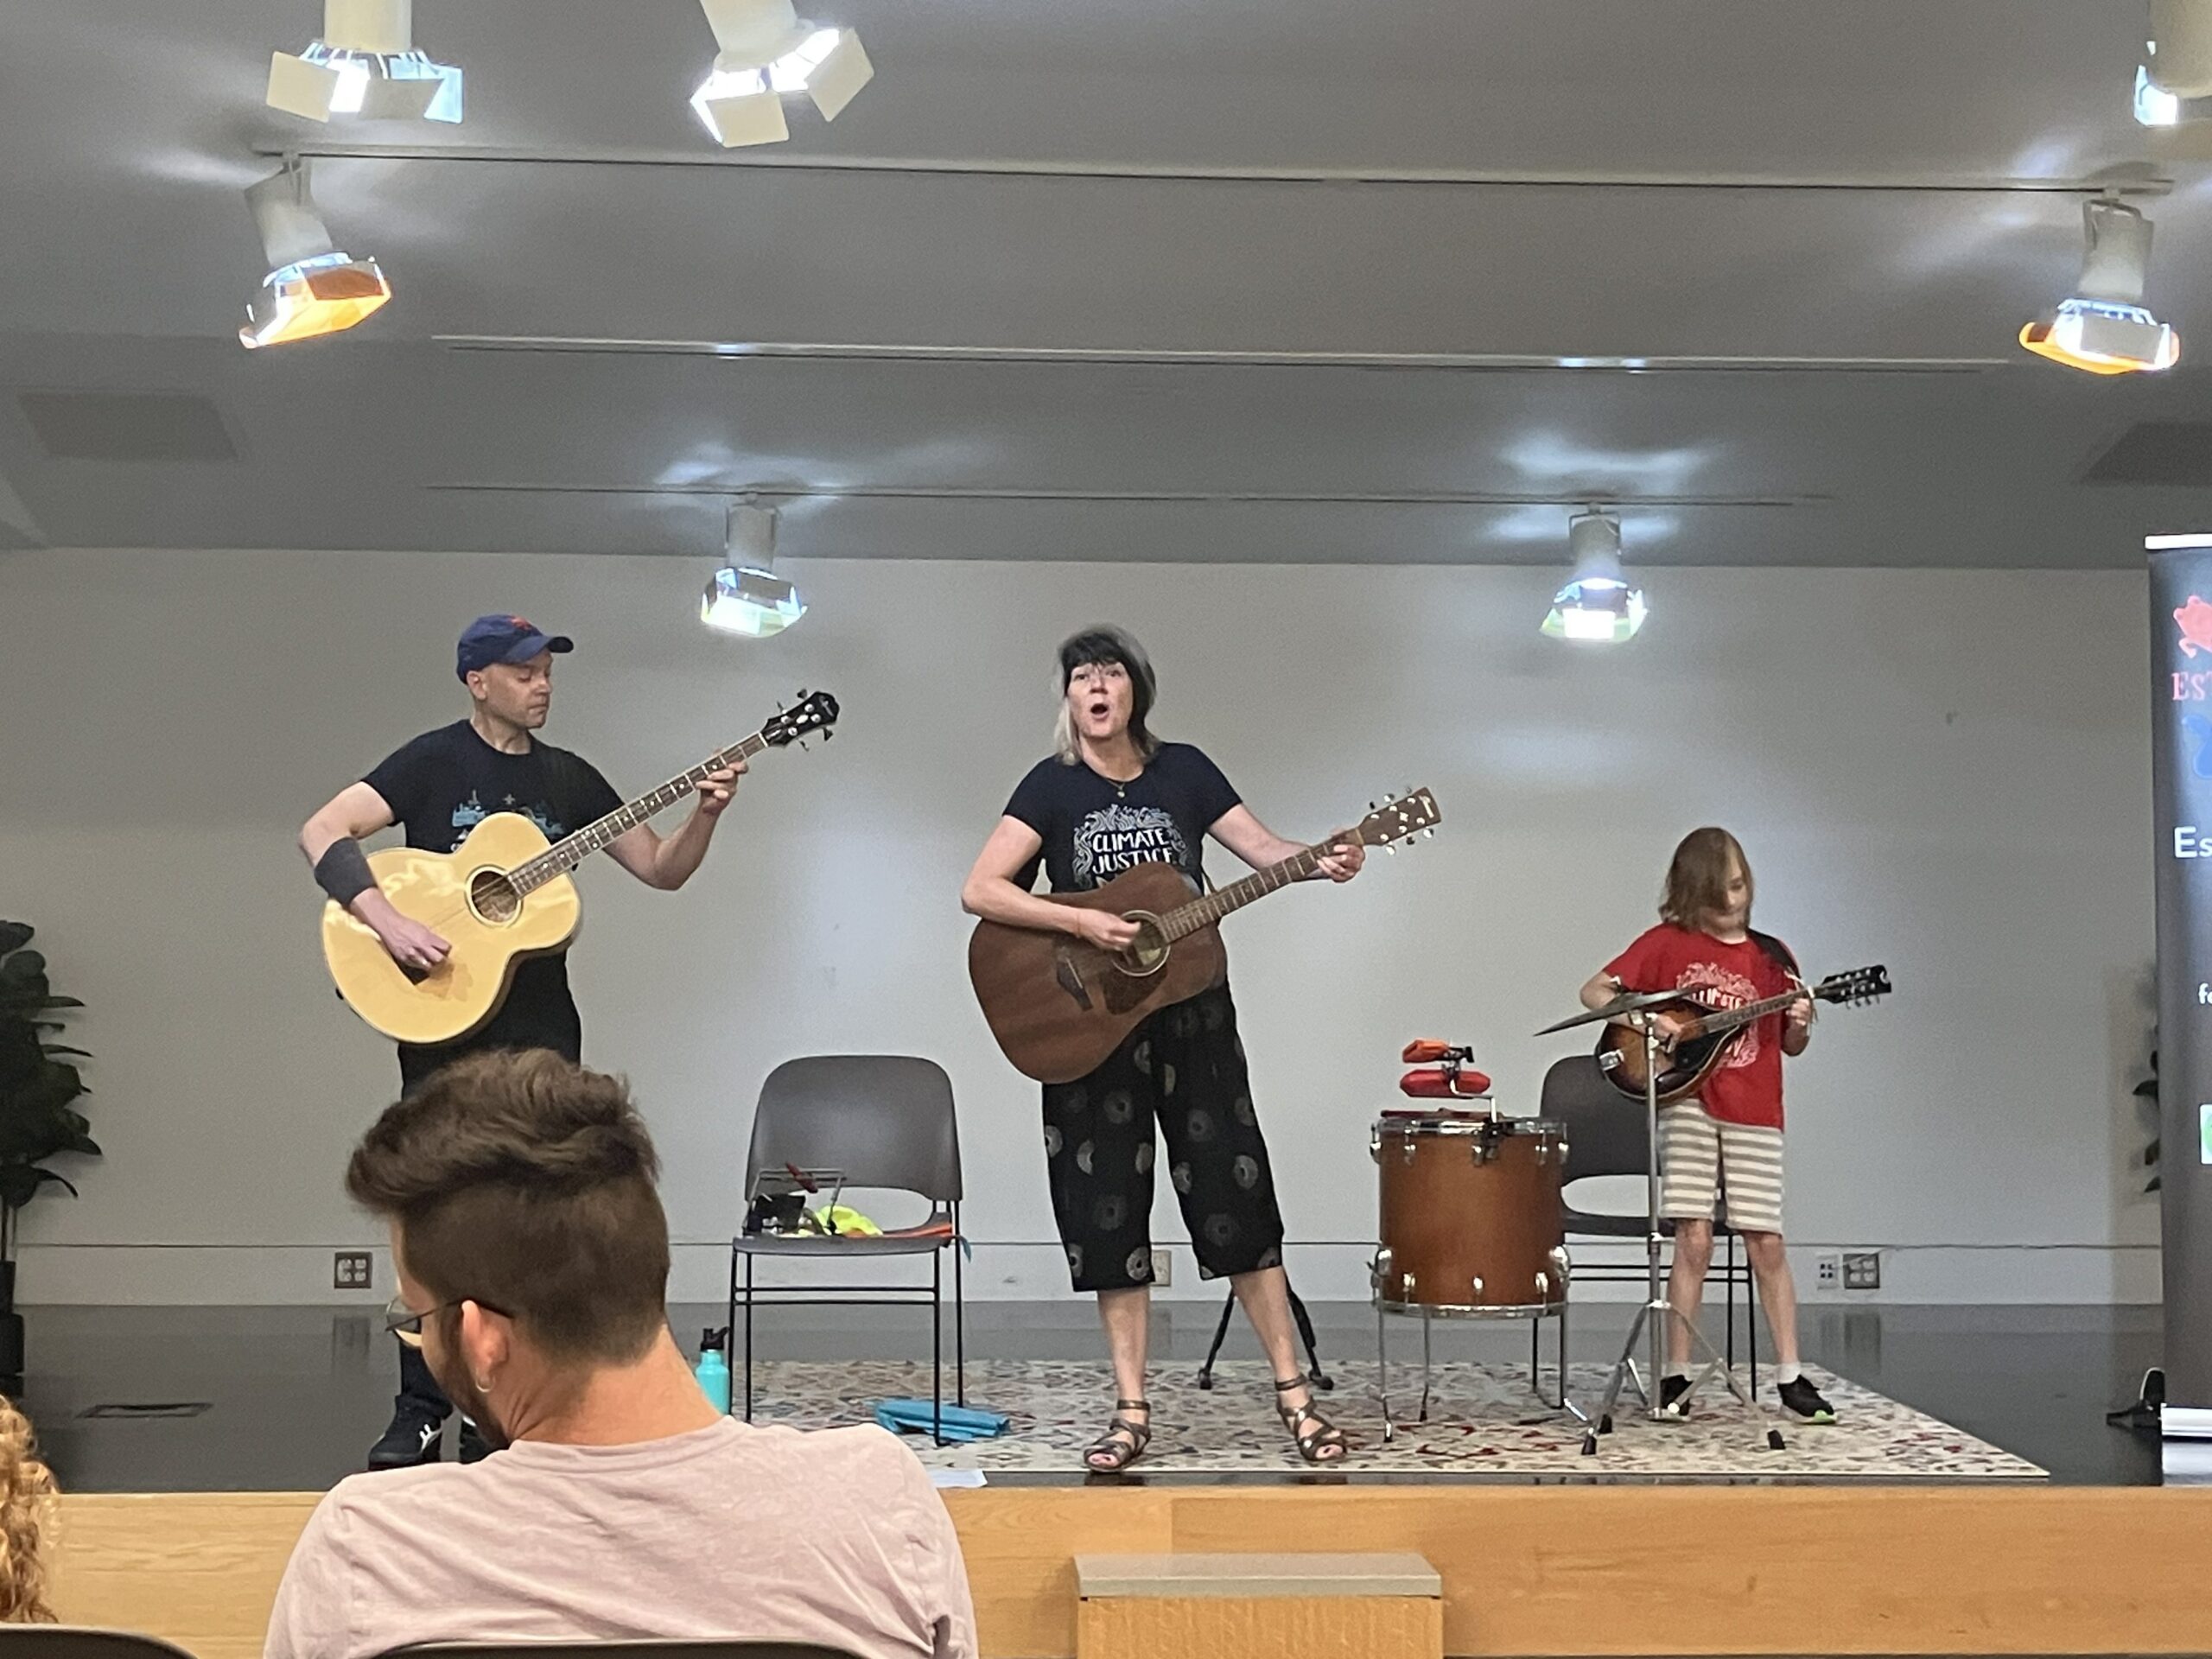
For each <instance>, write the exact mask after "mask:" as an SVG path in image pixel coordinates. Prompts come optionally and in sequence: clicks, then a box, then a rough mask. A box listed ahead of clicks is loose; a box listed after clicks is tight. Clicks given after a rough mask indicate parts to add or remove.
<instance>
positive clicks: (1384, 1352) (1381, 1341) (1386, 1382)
mask: <svg viewBox="0 0 2212 1659" xmlns="http://www.w3.org/2000/svg"><path fill="white" fill-rule="evenodd" d="M1383 1320H1384V1315H1383V1298H1382V1295H1381V1294H1380V1293H1379V1292H1378V1293H1377V1294H1376V1298H1375V1386H1376V1392H1377V1393H1379V1394H1380V1395H1382V1396H1383V1445H1385V1446H1388V1445H1389V1443H1390V1442H1391V1441H1392V1440H1395V1439H1397V1438H1398V1426H1397V1424H1396V1423H1395V1422H1393V1421H1391V1420H1390V1342H1389V1335H1388V1328H1387V1326H1386V1325H1384V1323H1383Z"/></svg>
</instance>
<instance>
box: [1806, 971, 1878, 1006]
mask: <svg viewBox="0 0 2212 1659" xmlns="http://www.w3.org/2000/svg"><path fill="white" fill-rule="evenodd" d="M1889 994H1890V970H1889V969H1886V968H1854V969H1852V970H1851V971H1850V972H1849V973H1847V974H1830V975H1829V976H1827V978H1826V979H1824V980H1822V981H1821V982H1820V983H1819V984H1817V985H1815V986H1814V987H1813V995H1815V996H1817V997H1818V998H1820V1000H1821V1001H1823V1002H1844V1003H1851V1004H1853V1005H1855V1006H1864V1005H1865V1004H1866V1003H1868V1002H1872V1001H1873V1000H1874V999H1875V998H1876V997H1878V996H1887V995H1889Z"/></svg>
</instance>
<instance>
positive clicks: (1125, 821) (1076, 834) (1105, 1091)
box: [961, 627, 1365, 1473]
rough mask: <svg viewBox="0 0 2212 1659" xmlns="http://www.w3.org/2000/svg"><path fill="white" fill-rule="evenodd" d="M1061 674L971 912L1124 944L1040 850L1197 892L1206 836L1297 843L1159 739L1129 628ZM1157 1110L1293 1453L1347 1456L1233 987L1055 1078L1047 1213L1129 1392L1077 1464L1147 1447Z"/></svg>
mask: <svg viewBox="0 0 2212 1659" xmlns="http://www.w3.org/2000/svg"><path fill="white" fill-rule="evenodd" d="M1060 681H1061V688H1062V701H1061V705H1060V713H1059V723H1058V734H1057V736H1058V742H1057V746H1056V747H1057V749H1058V753H1055V754H1053V755H1052V756H1051V757H1049V758H1047V759H1046V760H1040V761H1039V762H1038V763H1037V765H1036V766H1033V768H1031V770H1030V772H1029V775H1028V776H1027V777H1026V778H1024V779H1022V780H1021V783H1020V786H1019V787H1018V788H1016V789H1015V791H1014V798H1013V799H1011V800H1010V801H1008V802H1007V807H1006V815H1005V816H1004V817H1001V819H1000V820H999V823H998V827H997V828H996V829H994V830H992V832H991V836H990V839H989V840H988V842H985V843H984V845H983V850H982V855H980V856H979V857H978V858H977V859H976V867H975V868H974V869H973V870H972V871H970V872H969V876H968V882H967V886H966V887H964V888H963V890H962V893H961V902H962V903H963V906H965V907H966V908H967V910H968V911H969V913H971V914H973V915H976V916H981V917H984V918H988V919H989V920H991V921H995V922H1000V923H1003V924H1006V925H1008V926H1013V927H1027V928H1035V929H1039V930H1041V931H1058V932H1063V933H1071V934H1074V935H1075V936H1076V937H1077V938H1081V939H1083V940H1085V941H1087V942H1088V943H1089V944H1092V945H1095V946H1096V947H1098V948H1099V949H1101V950H1120V949H1122V948H1123V947H1125V946H1126V945H1128V944H1129V942H1130V941H1131V940H1132V939H1133V938H1135V936H1136V931H1137V930H1136V926H1135V924H1134V923H1131V922H1128V921H1124V920H1123V919H1122V918H1120V917H1118V916H1116V915H1113V914H1111V913H1109V912H1103V911H1096V910H1084V909H1079V908H1077V907H1075V906H1068V905H1056V904H1053V903H1052V902H1051V901H1050V900H1049V899H1044V898H1041V897H1039V896H1038V895H1036V894H1035V893H1032V892H1031V891H1030V888H1031V886H1032V884H1033V882H1034V881H1035V880H1036V875H1037V868H1038V866H1039V863H1040V862H1041V863H1042V864H1043V865H1044V867H1045V870H1046V874H1048V875H1049V876H1050V877H1051V880H1052V891H1053V892H1055V893H1077V892H1084V891H1087V890H1089V889H1090V888H1093V887H1101V886H1103V885H1104V884H1105V883H1106V882H1108V881H1109V880H1112V879H1113V878H1114V877H1115V876H1116V875H1118V874H1121V873H1122V871H1124V870H1127V869H1129V868H1134V867H1135V866H1136V865H1139V864H1145V863H1171V864H1174V865H1178V866H1179V867H1180V868H1182V870H1183V871H1184V873H1185V874H1186V875H1187V876H1188V877H1189V878H1190V879H1191V880H1192V883H1193V885H1194V886H1195V885H1196V884H1198V882H1200V881H1202V880H1203V879H1204V877H1203V869H1202V865H1201V857H1202V854H1203V851H1204V844H1205V837H1206V836H1212V837H1213V838H1214V839H1215V840H1216V841H1217V842H1220V843H1221V844H1222V845H1223V846H1224V847H1226V848H1228V849H1229V850H1230V851H1231V852H1232V853H1235V854H1236V855H1237V856H1238V857H1239V858H1241V859H1243V861H1245V862H1246V863H1248V864H1249V865H1251V866H1252V867H1253V868H1255V869H1260V868H1265V867H1266V866H1268V865H1270V864H1274V863H1276V862H1279V861H1281V860H1283V859H1286V858H1288V857H1291V856H1292V855H1294V854H1296V853H1298V852H1300V851H1301V850H1303V849H1302V848H1301V847H1300V844H1299V843H1297V842H1289V841H1285V840H1284V839H1282V837H1281V836H1277V835H1276V834H1274V832H1273V831H1272V830H1270V829H1268V828H1267V826H1266V825H1264V824H1262V823H1261V822H1260V821H1259V819H1257V818H1256V817H1253V816H1252V813H1251V811H1250V810H1249V808H1247V807H1246V806H1245V805H1244V804H1243V802H1242V801H1241V800H1240V799H1239V798H1238V796H1237V793H1236V790H1235V789H1234V788H1233V787H1231V785H1230V782H1229V780H1228V779H1226V778H1224V776H1223V775H1222V772H1221V769H1220V768H1219V767H1218V766H1215V765H1214V763H1213V762H1212V761H1211V760H1209V759H1207V758H1206V756H1205V753H1203V752H1201V751H1200V750H1198V749H1197V748H1194V747H1192V746H1191V745H1189V744H1187V743H1163V742H1161V741H1160V740H1159V739H1158V738H1156V737H1154V735H1153V734H1152V733H1151V731H1150V730H1149V729H1148V728H1147V725H1146V719H1147V716H1148V715H1150V713H1151V711H1152V705H1153V696H1154V680H1153V673H1152V664H1151V663H1150V662H1149V661H1148V660H1147V658H1146V657H1145V654H1144V651H1143V649H1142V647H1141V646H1140V645H1138V644H1137V642H1136V641H1135V640H1134V639H1131V638H1129V636H1128V634H1126V633H1124V632H1122V631H1121V630H1120V629H1118V628H1111V627H1096V628H1090V629H1087V630H1085V631H1084V632H1081V633H1078V634H1077V635H1076V636H1075V637H1074V638H1072V639H1069V640H1068V641H1067V642H1066V643H1065V645H1062V646H1061V647H1060ZM1364 857H1365V849H1363V848H1362V847H1361V846H1360V845H1359V844H1358V843H1357V842H1346V843H1343V844H1340V845H1337V846H1334V847H1332V848H1331V849H1329V854H1328V855H1327V856H1325V857H1323V858H1322V859H1321V860H1320V861H1319V863H1320V866H1321V868H1322V870H1323V872H1325V874H1327V875H1328V876H1329V878H1330V879H1331V880H1336V881H1349V880H1351V878H1352V877H1353V876H1354V875H1356V874H1358V873H1359V868H1360V865H1361V862H1362V861H1363V859H1364ZM1155 1119H1156V1120H1157V1121H1158V1122H1159V1126H1160V1135H1161V1136H1163V1137H1164V1138H1165V1140H1166V1146H1167V1157H1168V1160H1169V1161H1168V1179H1170V1180H1172V1181H1173V1183H1174V1186H1175V1194H1176V1198H1177V1200H1178V1202H1179V1204H1180V1205H1182V1210H1183V1219H1184V1223H1185V1225H1186V1226H1188V1227H1189V1229H1190V1231H1191V1247H1192V1250H1193V1251H1194V1252H1195V1253H1196V1255H1197V1256H1198V1269H1199V1272H1200V1273H1201V1274H1203V1275H1204V1276H1205V1277H1206V1278H1209V1279H1212V1278H1221V1277H1224V1276H1225V1277H1227V1278H1228V1280H1229V1281H1230V1284H1231V1285H1232V1286H1234V1287H1235V1288H1236V1298H1237V1300H1238V1301H1240V1302H1241V1303H1243V1307H1244V1312H1245V1314H1246V1315H1247V1317H1249V1319H1251V1321H1252V1328H1253V1330H1254V1331H1255V1332H1256V1333H1257V1334H1258V1336H1259V1338H1260V1342H1261V1345H1262V1347H1263V1348H1265V1349H1266V1351H1267V1355H1268V1360H1269V1362H1270V1363H1271V1364H1272V1365H1273V1367H1274V1376H1275V1378H1276V1382H1275V1385H1274V1387H1275V1409H1276V1411H1277V1412H1278V1413H1279V1414H1281V1418H1282V1421H1283V1426H1284V1427H1286V1428H1287V1429H1288V1430H1289V1432H1290V1435H1291V1438H1292V1440H1294V1442H1295V1443H1296V1445H1297V1447H1298V1452H1299V1455H1300V1457H1301V1458H1303V1459H1305V1460H1306V1462H1308V1463H1314V1464H1324V1463H1334V1462H1336V1461H1338V1460H1339V1459H1342V1458H1343V1457H1344V1452H1345V1449H1346V1441H1345V1439H1344V1433H1343V1432H1342V1431H1341V1430H1339V1429H1338V1428H1337V1427H1335V1426H1334V1425H1333V1424H1332V1423H1330V1422H1329V1421H1328V1420H1327V1419H1326V1418H1325V1417H1323V1416H1322V1415H1321V1414H1320V1413H1319V1411H1317V1410H1315V1409H1314V1405H1313V1394H1312V1392H1311V1390H1310V1389H1308V1387H1307V1385H1306V1379H1305V1377H1304V1376H1303V1375H1302V1374H1301V1373H1300V1370H1299V1367H1298V1363H1297V1360H1296V1357H1295V1351H1294V1348H1293V1345H1292V1326H1291V1316H1290V1302H1289V1296H1288V1292H1287V1285H1286V1281H1285V1280H1284V1278H1283V1271H1282V1216H1281V1211H1279V1210H1278V1209H1277V1208H1276V1206H1275V1193H1274V1180H1273V1178H1272V1177H1271V1175H1270V1174H1269V1173H1268V1147H1267V1142H1266V1141H1264V1140H1263V1139H1262V1137H1261V1135H1260V1125H1259V1120H1258V1118H1257V1116H1255V1114H1254V1111H1253V1107H1252V1093H1251V1084H1250V1083H1249V1080H1248V1078H1247V1077H1246V1074H1245V1067H1244V1046H1243V1044H1242V1043H1241V1042H1239V1041H1238V1040H1237V1036H1236V1007H1235V1005H1234V1004H1233V1003H1232V1002H1231V1001H1230V995H1229V987H1228V985H1227V984H1226V983H1225V982H1224V983H1222V984H1218V985H1215V986H1213V987H1212V988H1210V989H1207V990H1205V991H1202V992H1200V993H1199V994H1198V995H1196V996H1193V997H1191V998H1189V999H1188V1000H1186V1001H1182V1002H1178V1003H1175V1004H1173V1005H1172V1006H1170V1007H1165V1008H1160V1009H1158V1010H1156V1011H1155V1012H1154V1014H1152V1015H1151V1016H1150V1017H1149V1018H1147V1020H1145V1021H1144V1022H1143V1023H1142V1024H1141V1025H1140V1026H1138V1027H1137V1028H1136V1029H1135V1031H1133V1032H1131V1033H1129V1035H1128V1039H1127V1040H1126V1041H1124V1042H1123V1043H1122V1046H1120V1047H1119V1048H1118V1049H1116V1051H1115V1052H1114V1053H1113V1055H1112V1056H1111V1057H1110V1058H1108V1059H1107V1060H1106V1062H1105V1063H1104V1064H1103V1065H1100V1066H1099V1067H1098V1069H1097V1070H1096V1071H1093V1072H1092V1073H1091V1074H1090V1076H1088V1077H1082V1078H1078V1079H1077V1081H1075V1082H1073V1083H1063V1084H1046V1085H1045V1152H1046V1176H1047V1179H1049V1181H1050V1183H1051V1186H1052V1212H1053V1215H1054V1217H1055V1218H1056V1220H1057V1221H1058V1224H1059V1233H1060V1242H1061V1243H1063V1244H1064V1245H1065V1246H1066V1249H1067V1256H1068V1270H1069V1273H1070V1274H1071V1276H1072V1278H1073V1280H1074V1284H1075V1288H1076V1289H1077V1290H1078V1291H1096V1293H1097V1294H1098V1316H1099V1321H1100V1323H1101V1324H1102V1325H1104V1327H1105V1331H1106V1341H1107V1346H1108V1348H1109V1351H1111V1354H1112V1357H1113V1363H1114V1380H1115V1384H1116V1389H1117V1391H1118V1397H1117V1398H1116V1400H1115V1402H1114V1415H1113V1417H1112V1418H1111V1420H1110V1421H1109V1424H1108V1427H1107V1429H1106V1432H1105V1433H1103V1434H1102V1435H1101V1436H1099V1438H1098V1439H1097V1440H1096V1442H1094V1443H1093V1444H1092V1445H1091V1446H1090V1448H1089V1449H1088V1450H1087V1451H1086V1452H1084V1464H1085V1465H1086V1466H1087V1467H1089V1468H1090V1469H1092V1470H1094V1471H1098V1472H1101V1473H1112V1472H1114V1471H1118V1470H1122V1469H1126V1468H1127V1467H1128V1465H1130V1464H1132V1463H1134V1462H1135V1461H1136V1459H1138V1458H1140V1457H1141V1456H1142V1455H1143V1454H1144V1451H1145V1448H1146V1446H1147V1445H1148V1444H1149V1443H1150V1441H1151V1440H1152V1426H1151V1408H1150V1406H1149V1405H1148V1404H1147V1402H1146V1400H1145V1397H1144V1387H1145V1360H1146V1352H1145V1339H1146V1334H1147V1315H1148V1313H1149V1312H1150V1306H1151V1294H1152V1293H1151V1283H1152V1237H1151V1231H1150V1227H1149V1223H1150V1220H1151V1217H1152V1178H1153V1161H1154V1157H1155V1155H1156V1147H1155V1142H1154V1133H1153V1124H1154V1120H1155Z"/></svg>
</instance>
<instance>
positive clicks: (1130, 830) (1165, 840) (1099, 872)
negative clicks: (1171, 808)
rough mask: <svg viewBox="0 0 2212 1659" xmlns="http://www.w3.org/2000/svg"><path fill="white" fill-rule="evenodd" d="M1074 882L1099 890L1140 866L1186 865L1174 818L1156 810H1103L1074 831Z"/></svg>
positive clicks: (1184, 848) (1186, 851) (1185, 849)
mask: <svg viewBox="0 0 2212 1659" xmlns="http://www.w3.org/2000/svg"><path fill="white" fill-rule="evenodd" d="M1074 851H1075V860H1074V863H1075V878H1076V880H1077V881H1078V882H1080V883H1082V884H1083V885H1084V886H1085V887H1100V886H1103V885H1104V884H1105V883H1106V882H1108V881H1110V880H1113V879H1114V878H1115V877H1116V876H1117V875H1119V874H1122V871H1124V870H1130V869H1135V868H1136V867H1137V866H1138V865H1140V864H1179V865H1183V864H1187V863H1188V862H1189V860H1190V849H1189V847H1187V846H1186V845H1185V843H1184V841H1183V832H1182V831H1181V830H1179V829H1177V828H1176V827H1175V820H1174V818H1173V817H1172V816H1171V815H1169V814H1168V813H1167V812H1166V811H1165V810H1162V809H1161V808H1160V807H1157V806H1126V805H1122V804H1119V803H1116V804H1114V805H1112V806H1103V807H1101V808H1099V809H1098V810H1096V812H1093V813H1092V814H1091V815H1090V817H1087V818H1085V819H1084V820H1083V822H1082V823H1078V824H1077V825H1076V827H1075V849H1074Z"/></svg>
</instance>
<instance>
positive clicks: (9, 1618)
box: [0, 1400, 54, 1624]
mask: <svg viewBox="0 0 2212 1659" xmlns="http://www.w3.org/2000/svg"><path fill="white" fill-rule="evenodd" d="M53 1524H54V1477H53V1475H52V1474H50V1473H49V1472H48V1470H47V1466H46V1465H44V1464H43V1463H41V1462H40V1461H39V1458H38V1449H37V1447H36V1446H34V1445H33V1444H32V1441H31V1426H30V1424H29V1421H27V1420H26V1419H25V1418H24V1416H23V1414H22V1412H20V1411H17V1410H16V1408H15V1407H14V1406H13V1405H11V1404H10V1403H9V1402H7V1401H5V1400H0V1624H52V1623H54V1610H53V1609H52V1608H51V1607H49V1606H48V1605H47V1602H46V1553H45V1547H46V1541H47V1538H48V1533H49V1532H50V1531H51V1529H52V1527H53Z"/></svg>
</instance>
